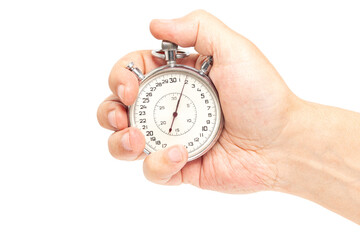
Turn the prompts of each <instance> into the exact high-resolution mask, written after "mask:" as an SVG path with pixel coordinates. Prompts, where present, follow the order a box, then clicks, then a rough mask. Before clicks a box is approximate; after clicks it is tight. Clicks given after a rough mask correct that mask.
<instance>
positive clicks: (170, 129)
mask: <svg viewBox="0 0 360 240" xmlns="http://www.w3.org/2000/svg"><path fill="white" fill-rule="evenodd" d="M185 83H186V78H185V80H184V85H183V87H182V89H181V93H180V97H179V100H178V101H177V104H176V108H175V112H173V120H172V122H171V126H170V128H169V133H171V131H172V126H173V124H174V120H175V118H176V117H177V115H178V113H177V110H178V108H179V103H180V100H181V96H182V94H183V91H184V87H185Z"/></svg>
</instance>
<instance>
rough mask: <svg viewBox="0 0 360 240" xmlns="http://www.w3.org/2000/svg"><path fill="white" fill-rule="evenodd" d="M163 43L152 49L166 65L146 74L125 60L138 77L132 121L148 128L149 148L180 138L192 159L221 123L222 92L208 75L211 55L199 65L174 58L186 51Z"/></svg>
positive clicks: (205, 147)
mask: <svg viewBox="0 0 360 240" xmlns="http://www.w3.org/2000/svg"><path fill="white" fill-rule="evenodd" d="M161 46H162V48H161V49H160V50H154V51H152V55H153V56H154V57H158V58H161V59H165V60H166V62H167V64H166V65H164V66H161V67H159V68H156V69H154V70H153V71H151V72H149V73H147V74H146V75H143V73H142V72H141V71H140V69H138V68H137V67H136V66H134V63H133V62H130V63H129V64H128V65H127V69H129V70H130V71H132V72H133V73H134V74H135V75H136V76H137V78H138V80H139V83H140V85H139V92H138V97H137V99H136V101H135V103H134V104H133V105H131V106H129V108H128V118H129V125H130V126H133V127H137V128H138V129H140V131H141V132H142V133H143V134H144V136H145V142H146V144H145V149H144V152H145V153H146V154H150V153H152V152H156V151H158V150H161V149H165V148H167V147H170V146H172V145H175V144H182V145H184V146H185V147H186V149H187V151H188V161H191V160H194V159H197V158H199V157H201V156H202V155H204V154H205V153H206V152H207V151H208V150H210V149H211V147H212V146H213V145H214V144H215V143H216V141H217V139H218V138H219V136H220V134H221V131H222V128H223V115H222V111H221V106H220V101H219V97H218V94H217V91H216V88H215V86H214V85H213V83H212V81H211V79H210V78H209V76H208V73H209V71H210V68H211V66H212V57H211V56H209V57H206V59H205V60H204V62H203V63H202V65H201V68H200V70H197V69H195V68H192V67H189V66H186V65H181V64H177V63H176V59H179V58H184V57H187V56H188V55H189V54H188V52H187V51H185V50H180V49H178V46H177V45H176V44H174V43H172V42H169V41H162V45H161Z"/></svg>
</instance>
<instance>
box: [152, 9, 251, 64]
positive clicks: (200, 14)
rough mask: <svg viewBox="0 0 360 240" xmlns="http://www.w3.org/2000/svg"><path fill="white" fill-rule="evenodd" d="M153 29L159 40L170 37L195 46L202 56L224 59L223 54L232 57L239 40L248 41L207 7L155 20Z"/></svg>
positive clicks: (175, 40)
mask: <svg viewBox="0 0 360 240" xmlns="http://www.w3.org/2000/svg"><path fill="white" fill-rule="evenodd" d="M150 31H151V33H152V35H153V36H154V37H155V38H157V39H161V40H168V41H171V42H174V43H176V44H178V45H179V46H182V47H194V48H195V50H196V51H197V52H198V53H200V54H201V55H205V56H210V55H211V56H214V58H215V60H216V59H217V60H220V61H221V56H229V55H228V53H231V51H232V50H234V47H235V46H237V45H238V42H237V44H232V43H233V42H234V41H235V40H237V39H240V40H246V39H245V38H243V37H242V36H240V35H239V34H237V33H236V32H234V31H233V30H231V29H230V28H229V27H227V26H226V25H225V24H224V23H222V22H221V21H220V20H219V19H217V18H216V17H214V16H213V15H211V14H210V13H207V12H205V11H204V10H197V11H194V12H191V13H190V14H188V15H186V16H185V17H182V18H177V19H172V20H160V19H155V20H152V21H151V23H150Z"/></svg>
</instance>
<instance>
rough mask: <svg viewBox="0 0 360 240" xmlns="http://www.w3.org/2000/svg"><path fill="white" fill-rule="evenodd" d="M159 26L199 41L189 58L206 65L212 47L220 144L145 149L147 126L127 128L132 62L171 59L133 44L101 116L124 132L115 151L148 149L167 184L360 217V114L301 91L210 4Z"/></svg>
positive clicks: (151, 165) (154, 173)
mask: <svg viewBox="0 0 360 240" xmlns="http://www.w3.org/2000/svg"><path fill="white" fill-rule="evenodd" d="M150 31H151V33H152V34H153V36H154V37H155V38H157V39H162V40H169V41H172V42H175V43H177V44H178V45H179V46H182V47H191V46H194V47H195V50H196V51H197V52H198V53H199V54H194V55H191V56H190V57H188V58H185V59H181V60H179V61H178V63H180V64H185V65H189V66H192V67H195V68H199V67H200V64H201V62H202V61H203V59H204V56H210V55H211V56H213V58H214V64H213V67H212V69H211V71H210V77H211V79H212V80H213V83H214V85H215V87H216V88H217V90H218V92H219V97H220V103H221V106H222V110H223V114H224V119H225V124H224V129H223V132H222V134H221V136H220V138H219V140H218V142H217V143H216V144H215V145H214V146H213V148H212V149H211V150H210V151H209V152H207V153H206V154H205V155H203V156H202V157H201V158H199V159H196V160H194V161H191V162H187V151H186V149H185V148H184V147H183V146H181V145H176V146H171V147H169V148H167V149H165V150H163V151H158V152H156V153H152V154H150V155H148V156H147V155H145V154H144V153H143V149H144V146H145V138H144V136H143V134H142V133H141V132H140V130H138V129H137V128H134V127H128V120H127V112H126V108H125V107H124V105H131V104H133V103H134V101H135V100H136V97H137V93H138V89H139V84H138V80H137V78H136V77H135V76H134V74H133V73H131V72H130V71H129V70H127V69H126V68H125V66H126V65H127V64H128V63H129V62H130V61H133V62H134V63H135V65H136V66H137V67H138V68H139V69H141V70H142V71H143V72H144V73H145V74H146V73H147V72H149V71H151V70H153V69H155V68H157V67H159V66H161V65H164V64H165V62H164V61H163V60H161V59H157V58H153V57H152V56H151V52H150V51H138V52H133V53H130V54H128V55H126V56H124V57H123V58H121V59H120V60H119V61H118V62H117V63H116V64H115V66H114V67H113V69H112V71H111V73H110V76H109V86H110V89H111V90H112V92H113V94H112V95H111V96H109V97H108V98H107V99H106V100H105V101H104V102H103V103H102V104H101V105H100V107H99V109H98V120H99V123H100V125H101V126H103V127H104V128H107V129H110V130H113V131H115V132H114V133H113V134H112V135H111V136H110V138H109V151H110V153H111V154H112V155H113V156H114V157H115V158H117V159H121V160H130V161H131V160H137V159H144V158H145V159H144V163H143V170H144V175H145V177H146V178H147V179H149V180H150V181H152V182H155V183H158V184H165V185H178V184H181V183H187V184H192V185H194V186H197V187H199V188H202V189H210V190H215V191H220V192H225V193H250V192H256V191H261V190H274V191H281V192H286V193H290V194H294V195H298V196H301V197H303V198H307V199H309V200H311V201H314V202H317V203H319V204H321V205H322V206H324V207H326V208H328V209H330V210H332V211H335V212H337V213H339V214H341V215H343V216H345V217H347V218H349V219H350V220H352V221H354V222H356V223H358V224H359V223H360V148H359V146H360V114H358V113H354V112H350V111H346V110H342V109H338V108H333V107H328V106H323V105H319V104H314V103H309V102H306V101H304V100H302V99H300V98H298V97H297V96H296V95H295V94H294V93H292V92H291V91H290V89H289V88H288V87H287V85H286V84H285V82H284V81H283V79H282V78H281V76H280V75H279V73H278V72H277V71H276V69H275V68H274V67H273V66H272V65H271V63H270V62H269V61H268V60H267V59H266V57H265V56H264V55H263V54H262V53H261V52H260V50H259V49H258V48H257V47H256V46H255V45H254V44H253V43H251V42H250V41H249V40H247V39H246V38H244V37H243V36H241V35H239V34H238V33H236V32H234V31H233V30H231V29H230V28H228V27H227V26H226V25H224V24H223V23H222V22H221V21H220V20H218V19H217V18H215V17H214V16H212V15H210V14H209V13H207V12H205V11H202V10H198V11H195V12H192V13H190V14H189V15H187V16H185V17H182V18H179V19H173V20H153V21H152V22H151V24H150Z"/></svg>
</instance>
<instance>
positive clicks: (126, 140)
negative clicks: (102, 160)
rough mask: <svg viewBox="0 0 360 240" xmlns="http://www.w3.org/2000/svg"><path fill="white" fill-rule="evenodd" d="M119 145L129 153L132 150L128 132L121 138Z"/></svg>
mask: <svg viewBox="0 0 360 240" xmlns="http://www.w3.org/2000/svg"><path fill="white" fill-rule="evenodd" d="M121 143H122V146H123V148H124V149H125V150H126V151H131V150H132V148H131V145H130V134H129V132H127V133H125V134H124V135H123V136H122V138H121Z"/></svg>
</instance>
